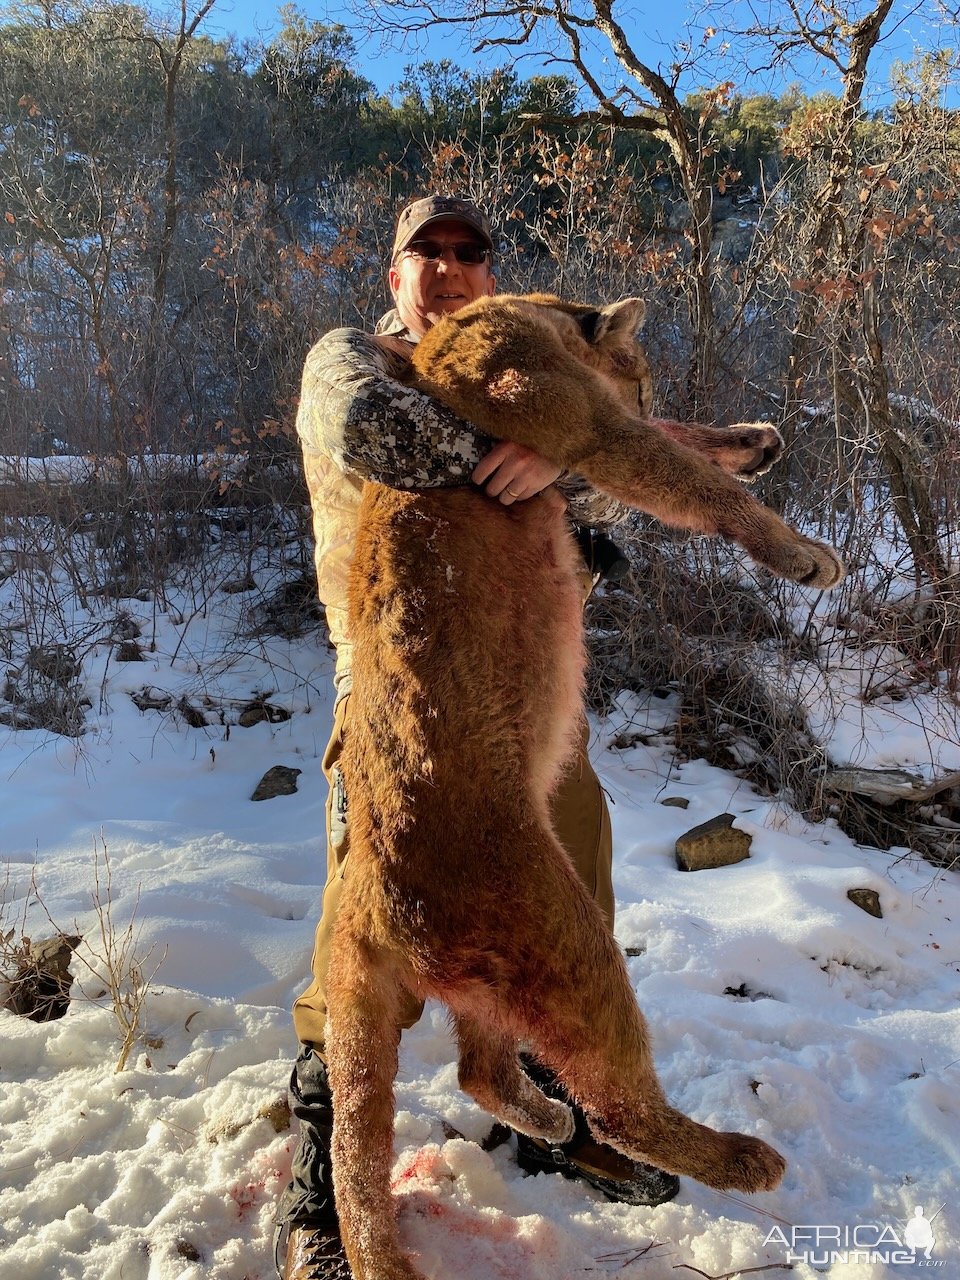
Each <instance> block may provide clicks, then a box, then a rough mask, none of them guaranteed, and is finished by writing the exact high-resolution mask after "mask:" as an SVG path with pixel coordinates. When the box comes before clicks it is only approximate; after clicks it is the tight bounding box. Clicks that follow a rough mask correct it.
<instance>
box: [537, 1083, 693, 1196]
mask: <svg viewBox="0 0 960 1280" xmlns="http://www.w3.org/2000/svg"><path fill="white" fill-rule="evenodd" d="M573 1111H574V1116H575V1118H576V1120H577V1129H578V1131H579V1128H580V1121H581V1119H582V1117H583V1112H582V1111H580V1110H579V1108H577V1107H574V1108H573ZM584 1123H585V1121H584ZM517 1164H518V1165H519V1166H520V1168H521V1169H522V1170H523V1171H524V1173H562V1174H563V1176H564V1177H565V1178H579V1179H580V1180H581V1181H582V1182H589V1184H590V1185H591V1187H596V1188H597V1190H598V1191H602V1192H603V1194H604V1195H605V1196H606V1197H607V1199H608V1200H616V1201H618V1202H619V1203H620V1204H633V1205H655V1204H663V1203H664V1202H665V1201H667V1200H672V1199H673V1198H674V1196H675V1195H676V1194H677V1193H678V1192H679V1190H680V1179H679V1178H678V1177H677V1176H676V1175H675V1174H672V1173H664V1172H663V1170H662V1169H657V1168H655V1167H654V1166H653V1165H652V1164H641V1163H640V1162H639V1161H638V1160H631V1159H630V1158H629V1157H628V1156H624V1155H621V1154H620V1152H619V1151H614V1149H613V1147H608V1146H605V1145H604V1144H603V1143H600V1142H597V1141H596V1140H595V1139H594V1138H592V1137H589V1136H588V1137H586V1138H584V1139H581V1138H580V1136H579V1132H577V1133H575V1134H574V1136H573V1138H572V1139H571V1140H570V1142H565V1143H564V1144H563V1145H562V1146H557V1145H556V1144H554V1143H550V1142H544V1140H543V1139H542V1138H528V1137H527V1135H526V1134H524V1133H518V1134H517Z"/></svg>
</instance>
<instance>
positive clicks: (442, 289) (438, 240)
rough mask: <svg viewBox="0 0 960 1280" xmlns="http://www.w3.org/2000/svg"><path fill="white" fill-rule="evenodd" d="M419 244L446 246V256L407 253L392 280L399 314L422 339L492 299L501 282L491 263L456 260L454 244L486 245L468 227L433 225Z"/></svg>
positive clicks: (422, 234)
mask: <svg viewBox="0 0 960 1280" xmlns="http://www.w3.org/2000/svg"><path fill="white" fill-rule="evenodd" d="M418 240H430V241H433V242H434V243H435V244H437V245H443V247H444V252H443V254H442V255H441V256H440V257H439V258H437V259H435V260H433V261H431V260H430V259H427V258H422V257H418V256H417V255H416V254H415V253H411V252H410V251H409V249H404V250H403V251H402V252H401V253H400V254H399V255H398V257H397V259H396V261H395V262H394V263H393V265H392V266H391V268H390V273H389V277H388V278H389V280H390V292H391V293H392V294H393V302H394V306H395V307H396V309H397V314H398V315H399V317H400V319H401V320H402V321H403V323H404V324H405V325H406V326H407V328H408V329H409V330H410V331H411V333H415V334H416V335H417V336H418V337H421V338H422V337H423V335H424V334H425V333H426V332H427V330H428V329H429V328H431V327H432V326H433V325H435V324H436V323H437V321H438V320H439V319H440V318H441V317H442V316H445V315H450V314H451V312H454V311H459V310H460V308H461V307H465V306H466V305H467V303H468V302H473V301H474V299H476V298H486V297H489V296H490V295H492V293H493V291H494V289H495V287H496V280H495V278H494V275H493V272H492V271H491V270H490V261H489V258H487V259H485V260H484V261H483V262H479V263H477V264H476V265H471V264H468V263H462V262H458V261H457V258H456V255H455V254H454V252H453V249H452V246H453V245H455V244H467V243H469V244H480V245H482V243H483V242H482V241H481V239H480V237H479V236H478V235H477V233H476V232H475V231H474V230H473V228H472V227H471V226H468V225H467V223H465V222H429V223H427V225H426V226H425V227H423V228H422V229H421V230H420V231H418V232H417V234H416V236H415V237H414V241H413V243H414V244H416V243H417V241H418Z"/></svg>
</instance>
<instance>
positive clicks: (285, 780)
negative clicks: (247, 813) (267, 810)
mask: <svg viewBox="0 0 960 1280" xmlns="http://www.w3.org/2000/svg"><path fill="white" fill-rule="evenodd" d="M302 772H303V770H302V769H291V768H289V767H288V766H287V765H285V764H275V765H274V766H273V768H272V769H268V770H267V772H266V773H265V774H264V775H263V777H262V778H261V779H260V781H259V782H258V783H257V785H256V788H255V790H254V793H253V795H252V796H251V797H250V799H251V800H272V799H273V798H274V796H292V795H295V794H296V790H297V779H298V778H299V777H300V774H301V773H302Z"/></svg>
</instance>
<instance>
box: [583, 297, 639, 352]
mask: <svg viewBox="0 0 960 1280" xmlns="http://www.w3.org/2000/svg"><path fill="white" fill-rule="evenodd" d="M646 314H647V304H646V303H645V302H644V300H643V299H642V298H623V299H622V300H621V301H620V302H612V303H611V304H610V305H609V306H608V307H603V308H602V309H601V310H600V312H599V313H598V314H597V320H596V324H595V325H594V329H593V337H592V338H591V339H589V340H590V341H592V342H593V343H594V345H595V346H600V345H601V344H602V345H603V346H608V345H611V344H612V345H618V344H619V343H620V342H623V341H628V342H636V341H637V339H638V337H639V336H640V330H641V329H642V328H643V321H644V318H645V316H646Z"/></svg>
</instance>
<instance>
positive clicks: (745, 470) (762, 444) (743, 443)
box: [725, 422, 783, 480]
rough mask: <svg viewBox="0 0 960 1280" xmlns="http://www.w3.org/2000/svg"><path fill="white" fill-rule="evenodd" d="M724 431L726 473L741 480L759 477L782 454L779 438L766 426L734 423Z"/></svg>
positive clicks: (781, 443)
mask: <svg viewBox="0 0 960 1280" xmlns="http://www.w3.org/2000/svg"><path fill="white" fill-rule="evenodd" d="M726 431H727V433H728V435H729V443H727V444H726V446H725V452H726V454H727V456H728V458H729V467H728V469H729V471H730V472H731V474H732V475H735V476H737V477H739V479H741V480H753V479H754V478H755V477H756V476H762V475H763V474H764V472H766V471H769V470H770V468H771V467H772V466H773V464H774V463H775V462H777V461H778V460H779V458H780V456H781V454H782V453H783V436H782V435H781V434H780V432H779V431H778V430H777V428H776V427H771V426H770V425H769V424H768V423H766V422H736V423H734V425H733V426H731V427H727V428H726Z"/></svg>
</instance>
